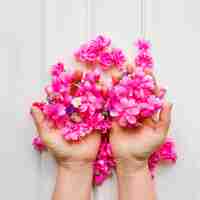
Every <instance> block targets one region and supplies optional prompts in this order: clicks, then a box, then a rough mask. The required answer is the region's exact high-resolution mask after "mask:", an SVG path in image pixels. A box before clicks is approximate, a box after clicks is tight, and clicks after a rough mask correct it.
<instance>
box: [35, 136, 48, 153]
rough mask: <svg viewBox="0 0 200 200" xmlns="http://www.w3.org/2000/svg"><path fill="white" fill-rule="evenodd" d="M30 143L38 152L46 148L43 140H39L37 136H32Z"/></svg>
mask: <svg viewBox="0 0 200 200" xmlns="http://www.w3.org/2000/svg"><path fill="white" fill-rule="evenodd" d="M32 145H33V146H34V148H35V149H36V150H38V151H40V152H42V151H44V150H45V149H46V147H45V144H44V143H43V141H42V140H41V138H40V137H39V136H38V137H34V138H33V141H32Z"/></svg>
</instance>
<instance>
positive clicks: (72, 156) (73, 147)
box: [31, 68, 172, 200]
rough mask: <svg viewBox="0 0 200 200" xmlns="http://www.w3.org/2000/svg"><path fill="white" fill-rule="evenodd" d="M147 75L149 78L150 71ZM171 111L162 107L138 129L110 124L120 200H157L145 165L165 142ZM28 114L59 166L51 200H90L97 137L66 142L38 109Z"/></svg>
mask: <svg viewBox="0 0 200 200" xmlns="http://www.w3.org/2000/svg"><path fill="white" fill-rule="evenodd" d="M131 70H133V69H132V68H131ZM112 73H113V72H111V74H112ZM147 73H148V74H150V75H152V72H151V71H147ZM152 76H153V75H152ZM156 90H157V91H155V92H159V89H158V88H156ZM171 109H172V104H170V103H165V104H164V106H163V109H162V110H161V112H160V113H159V116H158V119H156V120H155V118H154V119H153V118H151V119H150V118H149V119H146V120H145V121H144V122H143V124H142V125H141V126H140V127H138V128H132V129H128V128H121V127H119V126H118V124H117V123H113V126H112V130H111V134H110V143H111V146H112V151H113V155H114V158H115V160H116V164H117V166H116V172H117V180H118V194H119V195H118V196H119V200H129V199H131V200H134V199H137V200H155V199H156V193H155V189H154V185H153V181H152V178H151V175H150V173H149V170H148V165H147V161H148V158H149V156H150V154H151V153H152V152H154V151H155V150H156V149H157V148H159V146H160V145H161V144H163V142H164V141H165V138H166V135H167V132H168V128H169V125H170V118H171ZM31 113H32V116H33V119H34V122H35V125H36V128H37V131H38V133H39V135H40V137H41V139H42V140H43V142H44V143H45V145H46V146H47V149H48V151H50V152H51V153H52V155H53V156H54V157H55V160H56V161H57V164H58V165H57V178H56V185H55V190H54V193H53V197H52V200H65V199H66V198H69V199H74V200H76V199H77V200H85V199H87V200H89V199H90V197H91V190H92V170H93V169H92V162H93V161H94V160H95V158H96V155H97V152H98V148H99V144H100V134H98V133H93V134H91V135H88V136H86V137H85V138H83V139H82V140H81V141H78V142H67V141H65V140H64V139H63V137H62V136H61V134H60V130H59V129H54V128H52V126H51V124H49V122H47V121H46V120H45V118H44V115H43V113H42V112H41V111H40V110H39V109H38V108H37V107H32V112H31Z"/></svg>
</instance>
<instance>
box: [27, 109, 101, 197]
mask: <svg viewBox="0 0 200 200" xmlns="http://www.w3.org/2000/svg"><path fill="white" fill-rule="evenodd" d="M31 114H32V116H33V119H34V123H35V126H36V128H37V132H38V134H39V136H40V137H41V139H42V140H43V142H44V143H45V146H46V147H47V149H48V151H49V152H51V154H52V155H53V156H54V158H55V160H56V161H57V177H56V184H55V190H54V192H53V196H52V200H66V199H73V200H89V199H90V198H91V191H92V177H93V166H92V162H93V161H94V160H95V158H96V155H97V152H98V148H99V144H100V134H98V133H93V134H90V135H88V136H86V137H85V138H84V139H83V140H81V141H77V142H67V141H65V140H64V139H63V137H62V135H61V134H60V130H59V129H55V128H52V126H51V124H50V123H49V122H47V121H46V120H45V117H44V115H43V113H42V112H41V111H40V109H38V108H37V107H34V106H33V107H32V109H31Z"/></svg>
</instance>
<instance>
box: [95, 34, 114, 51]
mask: <svg viewBox="0 0 200 200" xmlns="http://www.w3.org/2000/svg"><path fill="white" fill-rule="evenodd" d="M95 41H96V43H97V44H98V47H99V49H101V50H102V49H104V48H106V47H108V46H110V44H111V39H110V38H107V37H105V36H103V35H99V36H97V38H96V39H95Z"/></svg>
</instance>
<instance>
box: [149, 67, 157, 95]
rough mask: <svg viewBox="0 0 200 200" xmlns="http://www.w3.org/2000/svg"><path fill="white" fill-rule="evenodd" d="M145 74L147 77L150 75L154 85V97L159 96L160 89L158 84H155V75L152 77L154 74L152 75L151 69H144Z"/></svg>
mask: <svg viewBox="0 0 200 200" xmlns="http://www.w3.org/2000/svg"><path fill="white" fill-rule="evenodd" d="M145 73H146V74H147V75H150V76H151V77H152V79H153V82H154V84H155V89H154V92H155V94H156V95H159V94H160V88H159V86H158V83H157V81H156V77H155V75H154V73H153V69H151V68H146V69H145Z"/></svg>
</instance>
